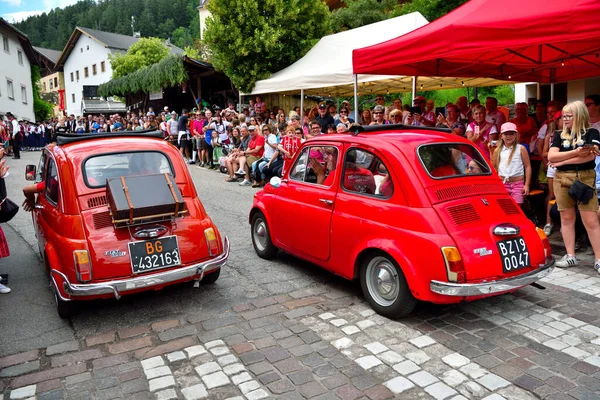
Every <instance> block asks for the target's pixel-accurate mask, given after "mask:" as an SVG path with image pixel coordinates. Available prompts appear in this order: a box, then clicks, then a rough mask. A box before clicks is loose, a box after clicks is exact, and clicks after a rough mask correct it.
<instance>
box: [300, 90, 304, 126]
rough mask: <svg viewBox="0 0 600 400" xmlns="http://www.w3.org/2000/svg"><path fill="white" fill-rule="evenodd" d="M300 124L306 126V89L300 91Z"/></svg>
mask: <svg viewBox="0 0 600 400" xmlns="http://www.w3.org/2000/svg"><path fill="white" fill-rule="evenodd" d="M300 124H304V89H300Z"/></svg>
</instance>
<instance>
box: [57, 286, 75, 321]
mask: <svg viewBox="0 0 600 400" xmlns="http://www.w3.org/2000/svg"><path fill="white" fill-rule="evenodd" d="M54 300H55V301H56V311H58V316H59V317H61V318H63V319H68V318H71V317H72V316H73V314H74V313H75V304H74V303H73V301H64V300H62V299H61V298H60V297H59V296H58V294H56V292H54Z"/></svg>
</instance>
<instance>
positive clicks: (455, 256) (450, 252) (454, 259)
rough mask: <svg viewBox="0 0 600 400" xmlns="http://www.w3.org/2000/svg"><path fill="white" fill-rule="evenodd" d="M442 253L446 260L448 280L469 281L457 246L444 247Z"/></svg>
mask: <svg viewBox="0 0 600 400" xmlns="http://www.w3.org/2000/svg"><path fill="white" fill-rule="evenodd" d="M442 254H443V255H444V261H445V262H446V270H447V271H448V281H450V282H456V283H465V282H466V281H467V273H466V271H465V265H464V264H463V261H462V257H461V256H460V252H459V251H458V249H457V248H456V247H442Z"/></svg>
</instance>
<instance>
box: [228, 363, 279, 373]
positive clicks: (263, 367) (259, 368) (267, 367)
mask: <svg viewBox="0 0 600 400" xmlns="http://www.w3.org/2000/svg"><path fill="white" fill-rule="evenodd" d="M227 368H229V366H227V367H225V369H227ZM248 369H249V370H250V371H251V372H252V373H253V374H254V375H260V374H264V373H265V372H267V371H272V370H273V365H271V364H269V363H268V362H266V361H261V362H258V363H255V364H252V365H250V366H248Z"/></svg>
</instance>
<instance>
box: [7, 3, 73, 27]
mask: <svg viewBox="0 0 600 400" xmlns="http://www.w3.org/2000/svg"><path fill="white" fill-rule="evenodd" d="M75 3H77V0H0V16H2V18H4V19H5V20H7V21H8V22H19V21H21V20H23V19H25V18H27V17H29V16H30V15H37V14H41V13H43V12H48V11H50V10H52V9H53V8H56V7H59V8H63V7H66V6H68V5H71V4H75Z"/></svg>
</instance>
